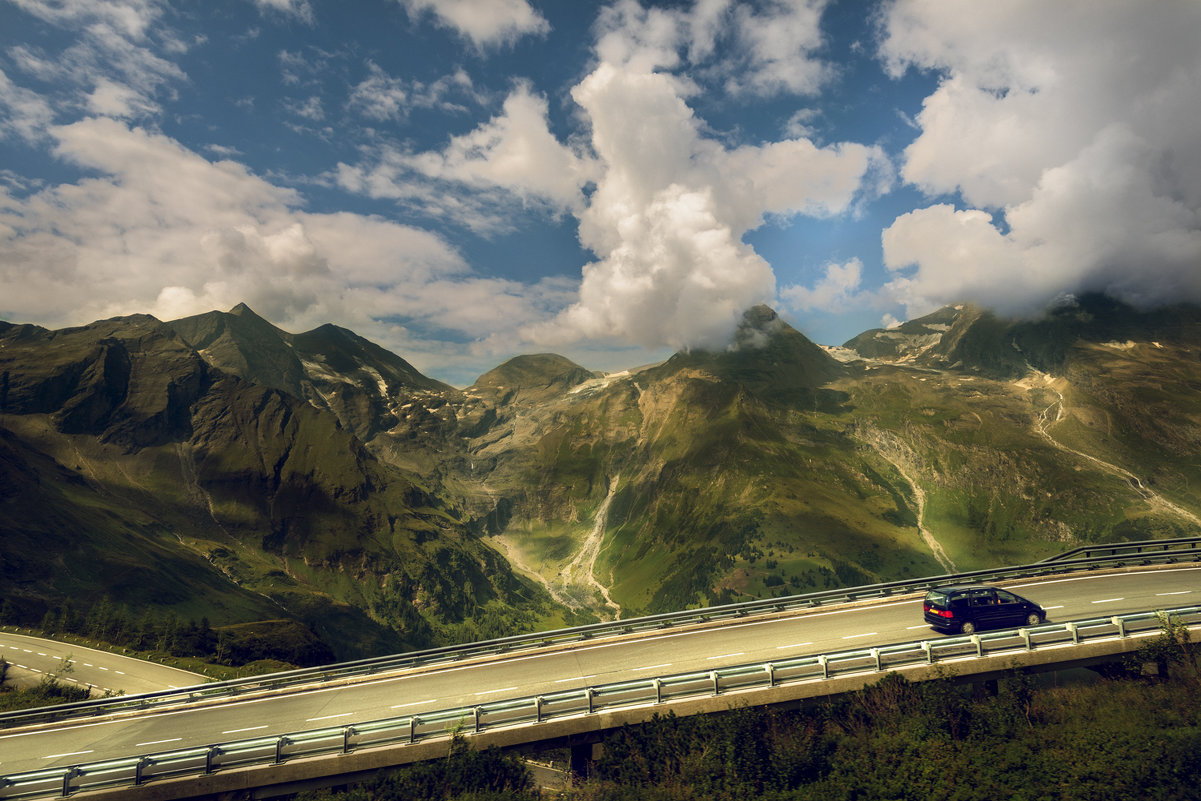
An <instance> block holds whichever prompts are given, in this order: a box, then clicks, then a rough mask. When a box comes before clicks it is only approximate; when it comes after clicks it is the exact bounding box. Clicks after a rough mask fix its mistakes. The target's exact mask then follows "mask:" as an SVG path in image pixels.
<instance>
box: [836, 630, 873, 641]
mask: <svg viewBox="0 0 1201 801" xmlns="http://www.w3.org/2000/svg"><path fill="white" fill-rule="evenodd" d="M879 633H880V632H878V631H869V632H868V633H867V634H848V635H847V636H845V637H843V639H844V640H857V639H859V638H860V637H875V636H876V635H877V634H879Z"/></svg>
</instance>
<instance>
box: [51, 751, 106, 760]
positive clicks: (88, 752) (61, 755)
mask: <svg viewBox="0 0 1201 801" xmlns="http://www.w3.org/2000/svg"><path fill="white" fill-rule="evenodd" d="M91 753H94V752H92V751H72V752H71V753H69V754H51V755H50V756H44V757H42V759H58V758H59V757H68V756H79V755H80V754H91Z"/></svg>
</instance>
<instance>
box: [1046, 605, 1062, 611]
mask: <svg viewBox="0 0 1201 801" xmlns="http://www.w3.org/2000/svg"><path fill="white" fill-rule="evenodd" d="M1052 609H1063V606H1062V605H1060V606H1044V607H1043V611H1044V612H1050V611H1051V610H1052Z"/></svg>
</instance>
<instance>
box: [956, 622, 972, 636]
mask: <svg viewBox="0 0 1201 801" xmlns="http://www.w3.org/2000/svg"><path fill="white" fill-rule="evenodd" d="M959 630H960V631H961V632H963V633H964V634H975V633H976V624H975V623H973V622H971V621H970V620H969V621H967V622H966V623H964V624H963V625H962V626H960V627H959Z"/></svg>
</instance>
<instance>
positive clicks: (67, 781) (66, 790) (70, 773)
mask: <svg viewBox="0 0 1201 801" xmlns="http://www.w3.org/2000/svg"><path fill="white" fill-rule="evenodd" d="M78 775H79V768H76V767H70V768H67V772H66V773H64V774H63V798H66V797H67V796H69V795H70V794H71V780H72V779H74V778H75V777H76V776H78Z"/></svg>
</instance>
